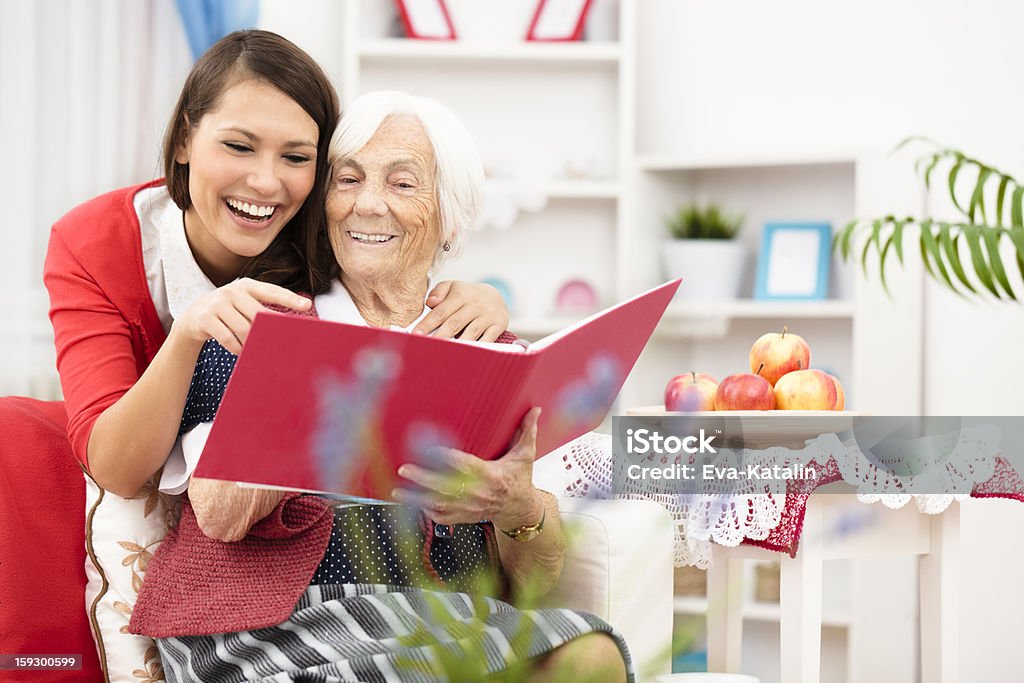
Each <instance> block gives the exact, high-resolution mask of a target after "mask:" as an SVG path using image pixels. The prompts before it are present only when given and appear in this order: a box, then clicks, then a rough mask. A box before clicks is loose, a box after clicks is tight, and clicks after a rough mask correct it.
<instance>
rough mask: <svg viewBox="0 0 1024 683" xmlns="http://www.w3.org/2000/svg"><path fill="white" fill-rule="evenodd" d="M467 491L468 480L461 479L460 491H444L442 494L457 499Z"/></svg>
mask: <svg viewBox="0 0 1024 683" xmlns="http://www.w3.org/2000/svg"><path fill="white" fill-rule="evenodd" d="M465 492H466V482H464V481H460V482H459V490H458V491H455V492H454V493H448V492H444V493H443V494H442V495H445V496H447V497H449V498H456V499H457V498H462V494H463V493H465Z"/></svg>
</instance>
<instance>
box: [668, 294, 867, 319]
mask: <svg viewBox="0 0 1024 683" xmlns="http://www.w3.org/2000/svg"><path fill="white" fill-rule="evenodd" d="M853 314H854V305H853V302H852V301H846V300H841V299H826V300H825V301H758V300H755V299H737V300H734V301H720V302H699V303H697V302H693V303H691V302H674V303H672V304H671V305H670V306H669V307H668V310H667V311H665V317H664V320H665V321H674V320H686V319H691V318H701V319H707V318H726V319H728V318H743V319H761V318H787V319H808V318H819V319H820V318H835V319H843V318H851V319H852V318H853Z"/></svg>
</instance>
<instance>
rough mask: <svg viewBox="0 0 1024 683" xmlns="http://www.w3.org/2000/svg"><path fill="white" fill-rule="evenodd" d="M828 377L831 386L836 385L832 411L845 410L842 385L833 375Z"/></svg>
mask: <svg viewBox="0 0 1024 683" xmlns="http://www.w3.org/2000/svg"><path fill="white" fill-rule="evenodd" d="M829 377H830V378H831V379H832V384H835V385H836V407H835V408H833V409H832V410H844V409H845V408H846V393H845V392H844V391H843V385H842V384H841V383H840V382H839V380H838V379H836V376H835V375H829Z"/></svg>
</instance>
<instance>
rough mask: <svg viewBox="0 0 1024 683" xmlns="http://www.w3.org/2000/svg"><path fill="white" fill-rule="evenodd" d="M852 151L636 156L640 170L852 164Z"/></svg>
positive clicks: (698, 169)
mask: <svg viewBox="0 0 1024 683" xmlns="http://www.w3.org/2000/svg"><path fill="white" fill-rule="evenodd" d="M854 161H855V158H854V155H853V154H851V153H845V152H835V153H825V154H810V155H796V156H791V155H785V154H761V155H758V154H753V155H742V156H739V155H737V156H731V155H699V154H696V155H690V156H668V155H644V156H640V157H637V167H638V168H639V169H640V170H641V171H649V172H656V171H665V172H672V171H702V170H714V169H737V168H768V167H772V166H821V165H830V164H852V163H854Z"/></svg>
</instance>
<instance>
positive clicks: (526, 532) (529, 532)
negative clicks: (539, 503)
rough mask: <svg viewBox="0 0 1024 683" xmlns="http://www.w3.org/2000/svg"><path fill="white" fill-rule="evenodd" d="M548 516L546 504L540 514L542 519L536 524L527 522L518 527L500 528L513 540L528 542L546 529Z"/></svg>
mask: <svg viewBox="0 0 1024 683" xmlns="http://www.w3.org/2000/svg"><path fill="white" fill-rule="evenodd" d="M547 516H548V508H547V506H544V512H543V514H541V516H540V521H539V522H537V523H536V524H527V525H524V526H521V527H519V528H517V529H498V531H500V532H501V533H503V534H505V535H506V536H508V537H509V538H511V539H512V540H513V541H519V542H520V543H526V542H527V541H532V540H533V539H535V538H537V537H538V536H540V533H541V532H542V531H544V520H545V519H546V518H547Z"/></svg>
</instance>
